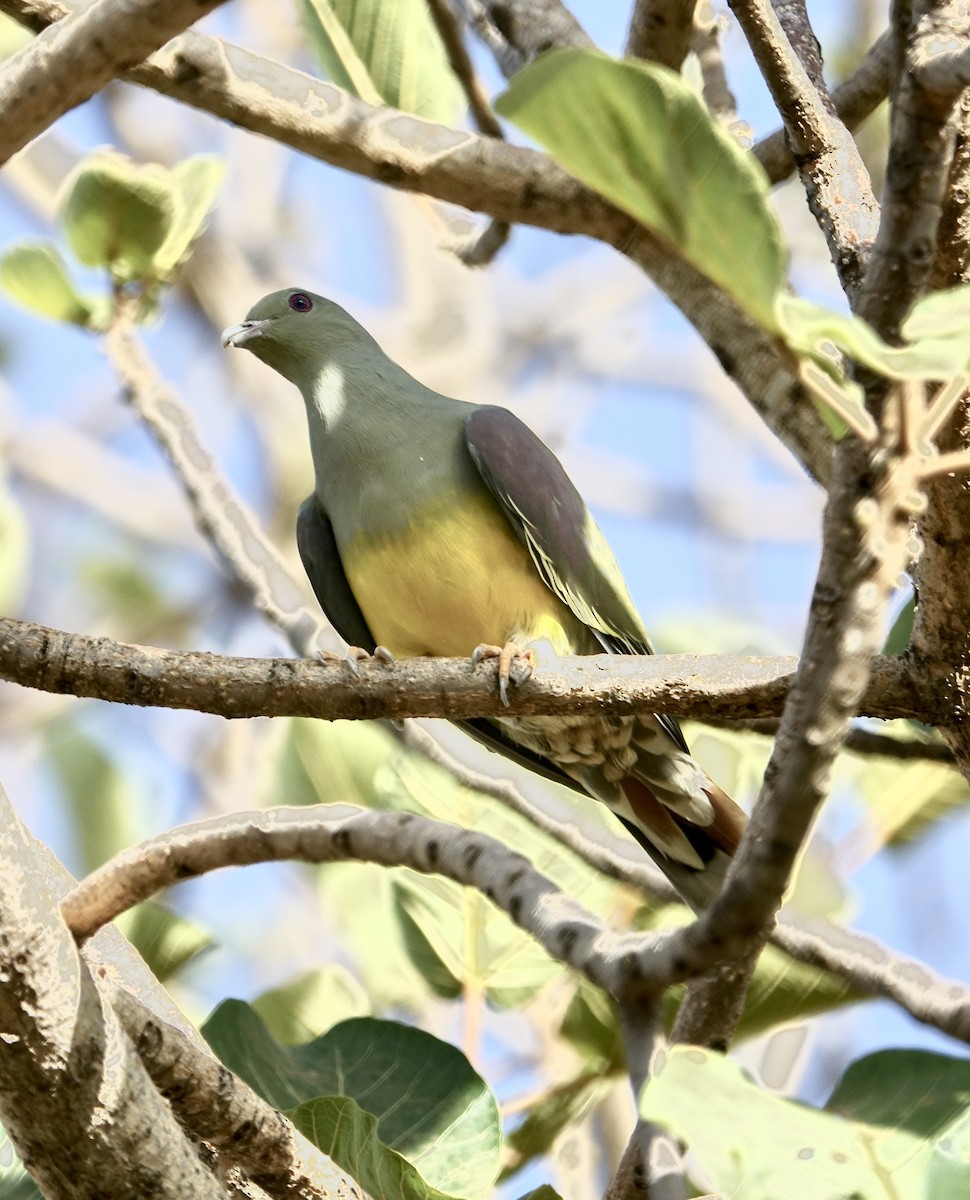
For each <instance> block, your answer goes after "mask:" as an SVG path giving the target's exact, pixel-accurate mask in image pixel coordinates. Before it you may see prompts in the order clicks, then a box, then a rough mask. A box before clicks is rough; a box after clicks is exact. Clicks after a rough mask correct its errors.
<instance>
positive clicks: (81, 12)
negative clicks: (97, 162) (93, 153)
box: [0, 0, 222, 164]
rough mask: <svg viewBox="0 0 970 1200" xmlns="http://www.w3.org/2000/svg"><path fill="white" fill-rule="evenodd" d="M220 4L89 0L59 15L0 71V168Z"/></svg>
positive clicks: (173, 0) (212, 0)
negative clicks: (38, 136)
mask: <svg viewBox="0 0 970 1200" xmlns="http://www.w3.org/2000/svg"><path fill="white" fill-rule="evenodd" d="M221 3H222V0H168V2H167V3H166V4H164V5H162V6H161V7H159V5H158V4H157V3H156V2H155V0H96V2H95V3H94V4H89V5H87V6H86V7H84V8H81V9H77V10H75V11H73V12H70V13H69V14H68V15H64V16H63V20H58V21H57V24H56V25H52V26H50V27H49V28H48V29H45V30H44V32H43V33H42V34H40V36H39V37H37V38H36V39H35V40H34V41H33V42H29V43H28V44H27V45H26V46H24V48H23V49H22V50H21V51H20V53H19V54H17V55H15V56H14V57H13V58H12V59H11V60H10V61H9V62H8V63H7V64H6V66H5V67H4V68H3V70H2V72H0V164H2V163H5V162H6V161H7V159H9V158H10V156H11V155H12V154H16V152H17V151H18V150H20V149H22V148H23V147H24V146H26V145H27V143H28V142H29V141H32V140H33V138H35V137H37V135H38V134H40V133H43V131H44V130H45V129H47V128H48V126H50V125H53V123H54V121H56V120H57V118H58V117H59V116H61V115H62V114H63V113H66V112H69V111H70V110H71V109H72V108H76V107H77V105H79V104H82V103H83V102H84V101H85V100H87V99H89V98H90V97H91V96H93V95H94V93H95V92H98V91H100V90H101V88H103V87H104V86H105V84H107V83H110V81H111V80H112V79H114V78H115V76H117V75H119V74H121V73H122V72H123V71H125V70H126V69H127V68H129V67H132V66H134V65H135V63H140V62H142V61H143V60H144V59H146V58H148V56H149V55H150V54H152V53H154V52H155V51H156V50H157V49H158V48H159V46H161V45H162V44H163V43H164V42H167V41H168V40H169V39H170V38H173V37H175V36H176V34H179V33H181V32H182V31H183V30H184V29H187V28H188V26H189V25H191V24H192V23H193V22H194V21H197V20H198V19H199V18H200V17H202V16H204V15H205V14H206V13H207V12H211V11H212V9H214V8H216V7H218V5H219V4H221ZM65 12H66V10H65Z"/></svg>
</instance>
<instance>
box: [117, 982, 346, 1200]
mask: <svg viewBox="0 0 970 1200" xmlns="http://www.w3.org/2000/svg"><path fill="white" fill-rule="evenodd" d="M103 987H104V990H105V991H106V992H107V995H108V997H109V1000H110V1002H111V1007H112V1008H113V1009H114V1011H115V1013H116V1014H117V1016H118V1019H119V1020H120V1022H121V1024H122V1027H123V1028H124V1030H125V1032H126V1033H127V1034H128V1037H129V1038H130V1039H131V1041H132V1043H133V1044H134V1046H135V1048H136V1050H137V1051H138V1054H139V1055H140V1057H141V1061H142V1062H143V1063H144V1065H145V1069H146V1070H147V1071H148V1074H149V1075H150V1076H151V1078H152V1081H153V1082H154V1084H155V1086H156V1088H157V1089H158V1091H159V1093H160V1094H161V1095H162V1096H164V1097H165V1099H166V1100H167V1101H168V1103H169V1104H170V1105H171V1106H172V1110H173V1112H174V1113H175V1115H176V1117H177V1118H178V1120H179V1123H180V1124H181V1125H182V1126H183V1127H184V1128H185V1129H187V1130H189V1131H190V1132H191V1133H192V1134H193V1136H194V1137H195V1138H196V1139H197V1140H199V1141H205V1142H208V1143H209V1145H211V1146H214V1147H215V1148H216V1150H218V1151H220V1152H221V1153H224V1154H225V1155H226V1158H227V1161H229V1162H232V1163H234V1164H235V1165H236V1166H237V1167H239V1168H240V1169H241V1170H242V1171H244V1172H245V1173H246V1174H247V1175H248V1176H249V1177H250V1178H251V1179H252V1180H253V1182H254V1183H256V1184H257V1185H258V1186H259V1187H261V1188H262V1189H263V1191H264V1192H266V1193H267V1194H268V1195H269V1196H272V1197H274V1200H328V1197H329V1198H332V1200H338V1197H340V1198H342V1200H350V1197H351V1196H360V1195H361V1193H360V1192H358V1191H356V1189H354V1191H352V1192H348V1191H347V1181H343V1180H342V1181H341V1186H340V1188H339V1189H336V1190H334V1191H330V1190H329V1189H326V1190H325V1189H323V1188H322V1187H319V1186H317V1185H316V1184H315V1183H314V1182H313V1181H311V1180H310V1179H309V1178H308V1176H307V1175H306V1174H305V1172H304V1166H303V1161H302V1158H301V1155H300V1149H299V1146H298V1144H297V1134H296V1131H295V1129H294V1128H293V1126H292V1125H291V1124H290V1122H289V1121H288V1120H287V1119H286V1117H284V1116H283V1115H282V1113H279V1112H277V1111H276V1109H275V1108H273V1107H272V1105H270V1104H267V1103H266V1101H265V1100H262V1099H261V1098H260V1097H259V1096H257V1095H256V1093H255V1092H254V1091H253V1090H252V1088H250V1087H249V1086H248V1085H247V1084H245V1083H243V1081H242V1080H241V1079H239V1078H237V1077H236V1076H235V1075H233V1074H231V1072H229V1071H227V1070H226V1068H225V1067H224V1066H223V1065H222V1064H221V1063H220V1062H219V1061H218V1059H216V1058H215V1057H213V1055H212V1054H210V1053H206V1052H205V1051H204V1050H201V1049H200V1048H199V1047H198V1046H196V1045H194V1044H193V1043H192V1042H191V1041H190V1040H189V1039H188V1038H187V1037H186V1036H185V1034H184V1033H182V1032H181V1031H180V1030H178V1029H176V1028H175V1027H174V1026H173V1025H168V1024H166V1023H165V1022H164V1021H161V1020H159V1018H158V1016H157V1014H156V1013H154V1012H152V1010H151V1009H150V1008H147V1007H146V1006H145V1005H144V1004H142V1003H141V1001H140V1000H139V999H138V998H137V997H136V996H134V995H132V993H131V992H130V991H128V989H127V988H125V987H123V986H121V985H120V984H118V983H115V982H108V981H105V983H104V985H103Z"/></svg>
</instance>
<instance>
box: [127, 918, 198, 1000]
mask: <svg viewBox="0 0 970 1200" xmlns="http://www.w3.org/2000/svg"><path fill="white" fill-rule="evenodd" d="M117 925H118V926H119V928H120V929H121V932H122V933H123V934H124V935H125V937H126V938H127V939H128V941H129V942H131V944H132V945H133V946H134V947H135V949H136V950H137V951H138V953H139V954H140V955H141V956H142V958H143V959H144V960H145V962H146V963H147V964H148V968H149V970H150V971H151V972H152V974H153V975H154V976H156V978H158V979H160V980H161V981H162V983H164V982H165V981H166V980H167V979H171V978H172V976H173V975H176V974H178V972H179V971H180V970H181V969H182V967H184V966H185V964H186V963H187V962H190V961H191V960H192V959H193V958H195V957H196V956H197V955H199V954H201V953H202V952H203V950H207V949H208V948H209V947H210V946H211V945H212V944H213V939H212V935H211V934H209V933H208V932H207V931H206V930H205V929H203V928H202V927H201V926H199V925H196V924H195V922H193V921H189V920H187V919H186V918H185V917H181V916H179V915H178V913H174V912H172V910H171V909H168V908H166V907H165V906H164V905H162V904H156V903H154V902H153V901H151V900H149V901H148V902H147V903H144V904H139V905H137V906H136V907H135V908H133V909H129V911H128V912H126V913H122V915H121V916H120V917H119V918H118V920H117Z"/></svg>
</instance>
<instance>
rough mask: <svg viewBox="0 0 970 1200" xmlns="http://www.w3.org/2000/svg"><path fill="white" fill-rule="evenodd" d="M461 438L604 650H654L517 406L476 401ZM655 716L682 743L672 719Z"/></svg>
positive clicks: (572, 496) (559, 591) (600, 542)
mask: <svg viewBox="0 0 970 1200" xmlns="http://www.w3.org/2000/svg"><path fill="white" fill-rule="evenodd" d="M465 438H466V441H467V444H468V452H469V453H470V454H471V457H472V460H473V461H474V463H475V466H476V467H477V468H478V471H479V474H480V475H481V477H482V479H483V480H484V482H485V485H486V486H487V487H488V489H489V491H490V492H491V493H492V495H493V496H495V498H496V500H498V502H499V505H500V506H501V508H502V511H503V512H504V513H505V516H506V517H507V519H508V521H509V524H510V525H511V526H512V529H513V530H514V531H515V534H516V536H517V537H518V538H519V539H520V540H521V541H522V543H523V544H524V545H525V547H526V549H527V550H528V551H529V554H530V556H531V558H532V561H533V563H534V564H535V567H536V570H537V571H538V572H539V575H540V576H541V577H542V580H543V582H544V583H545V584H546V586H547V587H548V588H549V589H550V590H551V591H552V592H554V593H555V594H556V595H557V596H558V597H559V599H560V600H562V601H563V603H564V604H566V605H567V607H568V608H570V609H571V610H572V612H573V613H574V614H575V615H576V616H577V617H578V618H579V619H580V620H581V621H582V622H583V623H584V624H585V625H586V626H587V627H588V628H589V629H590V630H591V631H592V632H593V634H594V635H595V637H596V639H597V641H598V642H599V643H600V645H601V646H602V647H603V649H604V650H607V651H608V652H610V653H612V654H652V653H653V646H652V645H651V643H650V638H649V636H648V635H647V631H646V630H645V629H644V627H643V622H642V621H641V620H640V615H639V613H638V612H637V610H636V608H635V607H634V604H633V601H632V600H631V599H630V595H629V592H628V591H627V588H626V584H625V583H624V581H623V576H622V573H621V572H620V568H619V566H618V564H617V562H616V559H615V558H614V557H613V552H612V550H611V549H610V547H609V545H608V544H607V541H606V539H605V538H604V537H603V535H602V534H601V533H600V531H599V529H598V528H597V526H596V524H595V522H594V521H593V518H592V517H591V516H590V513H589V510H588V509H587V507H586V504H585V502H584V501H583V498H582V496H580V494H579V492H578V491H577V490H576V486H575V484H574V483H573V481H572V480H571V479H570V478H569V476H568V475H567V474H566V472H565V470H564V469H563V466H562V463H560V461H559V459H558V458H556V456H555V455H554V454H553V452H552V451H551V450H550V449H549V447H548V446H547V445H546V444H545V443H544V442H543V441H542V440H541V439H540V438H538V437H537V436H536V435H535V434H534V433H533V432H532V430H531V429H530V428H529V427H528V425H525V424H523V422H522V421H520V420H519V418H518V417H516V416H515V414H514V413H511V412H509V411H508V409H505V408H498V407H491V406H483V407H481V408H477V409H475V411H474V412H473V413H472V414H471V416H470V417H469V418H468V421H467V422H466V425H465ZM657 719H658V720H659V721H660V723H661V724H662V725H663V726H664V728H665V729H666V730H667V732H668V733H669V734H670V736H671V737H672V738H673V740H674V742H675V743H676V744H677V745H678V746H680V747H681V749H683V750H687V743H686V742H685V740H684V735H683V734H682V733H681V731H680V726H679V725H678V723H677V721H676V720H675V719H674V718H673V717H666V716H658V718H657Z"/></svg>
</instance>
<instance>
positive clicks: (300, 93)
mask: <svg viewBox="0 0 970 1200" xmlns="http://www.w3.org/2000/svg"><path fill="white" fill-rule="evenodd" d="M64 11H66V10H65V9H64V8H63V6H62V5H60V4H59V3H57V2H56V0H0V12H6V13H8V14H9V15H11V16H14V17H15V18H17V19H18V20H20V21H22V22H24V23H25V24H28V25H30V26H31V27H32V28H36V27H37V25H38V23H40V24H46V23H47V22H49V21H50V20H52V19H56V18H57V17H58V16H60V15H61V14H63V13H64ZM124 78H125V79H128V80H129V81H131V82H134V83H139V84H142V85H143V86H145V87H150V88H153V89H154V90H156V91H158V92H161V93H163V94H164V95H167V96H170V97H172V98H173V99H175V100H178V101H180V102H182V103H185V104H190V105H192V106H193V107H195V108H200V109H202V110H203V111H205V112H209V113H212V115H213V116H217V117H221V118H222V119H223V120H226V121H230V122H232V123H233V124H236V125H239V126H241V127H242V128H245V129H249V130H251V131H252V132H254V133H260V134H263V135H264V136H266V137H272V138H274V139H276V140H277V141H279V142H282V143H283V144H284V145H288V146H290V147H291V148H293V149H295V150H299V151H301V152H303V153H305V154H309V155H311V156H312V157H315V158H319V159H321V160H323V161H325V162H329V163H331V164H333V165H334V166H337V167H342V168H343V169H345V170H349V171H354V172H355V173H357V174H360V175H364V176H366V177H367V178H370V179H374V180H376V181H378V182H381V183H385V184H389V185H390V186H392V187H396V188H399V189H401V190H404V191H418V192H425V193H427V194H428V195H430V196H434V197H435V198H437V199H440V200H447V201H450V202H452V203H455V204H460V205H462V206H463V207H465V208H469V209H473V210H477V211H480V212H485V213H488V214H489V215H490V216H492V217H495V218H497V219H499V220H502V221H508V222H510V223H512V224H516V223H518V224H525V225H535V226H538V227H540V228H543V229H549V230H552V231H553V232H559V233H582V234H585V235H586V236H588V237H593V238H597V239H599V240H601V241H604V242H606V243H607V244H608V245H611V246H614V247H615V248H616V249H617V250H619V251H620V252H621V253H623V254H625V255H626V256H627V257H629V258H630V259H631V260H632V261H633V262H635V263H637V265H638V266H640V267H641V268H642V269H643V270H644V271H646V272H647V274H649V275H650V276H651V278H652V279H653V280H654V281H655V282H656V284H657V286H658V287H660V288H661V289H662V290H663V291H664V292H665V293H666V294H667V295H668V296H669V297H670V298H671V300H672V301H673V302H674V303H675V304H677V305H678V307H680V308H681V310H682V311H683V312H684V314H685V315H686V316H687V318H688V320H690V321H692V322H693V323H694V325H695V326H696V327H697V330H698V332H699V333H700V334H701V336H702V337H703V339H704V340H705V341H706V342H707V344H708V345H709V346H710V348H711V350H712V351H713V352H714V354H716V355H717V357H718V359H719V361H720V362H721V364H722V365H723V367H724V369H725V371H726V372H727V374H728V375H729V376H730V377H731V378H732V379H733V380H735V381H736V383H737V384H738V386H739V387H740V388H741V390H742V391H743V392H744V394H745V395H746V396H747V397H748V399H749V400H750V402H751V403H752V405H754V406H755V408H756V409H757V411H758V412H759V413H760V414H761V415H762V417H763V418H764V420H765V421H766V423H767V424H768V426H769V428H771V429H772V430H773V432H775V433H776V434H777V436H778V437H779V438H780V439H781V441H782V442H783V443H784V444H785V445H786V446H788V447H789V448H790V449H791V450H792V451H793V453H794V454H795V455H796V456H797V457H798V458H799V459H800V460H801V461H802V462H803V463H804V464H805V465H806V466H807V468H808V469H809V470H810V471H811V472H812V474H813V475H814V476H815V477H816V478H817V479H819V480H820V481H821V482H823V483H824V482H825V481H826V480H827V479H828V475H829V471H830V468H831V455H832V442H831V438H830V437H829V435H828V434H827V432H826V431H825V428H824V425H823V423H822V420H821V418H820V417H819V416H818V414H817V412H816V410H815V407H814V405H812V404H811V403H809V402H807V399H806V397H805V394H804V391H803V390H802V388H801V386H800V385H799V384H798V383H797V381H796V380H795V379H794V378H793V376H792V373H791V369H790V363H789V362H788V360H787V359H786V358H785V357H784V356H783V355H782V353H781V352H780V350H779V348H778V346H777V345H775V343H774V342H773V341H772V340H771V339H770V338H768V337H766V335H765V334H764V332H763V331H762V330H760V329H759V328H757V327H756V326H755V325H754V324H753V323H752V322H751V321H750V320H749V319H748V318H747V317H746V316H745V315H744V314H743V313H742V312H741V311H740V309H739V308H737V307H736V306H735V305H734V304H733V303H732V302H731V301H730V300H729V299H728V298H727V297H726V296H725V295H724V294H723V293H722V292H721V291H720V290H719V289H717V288H716V287H715V286H714V285H713V284H711V282H710V281H709V280H708V279H706V278H704V277H703V276H702V275H700V274H699V273H698V272H697V271H695V270H694V268H693V267H691V266H690V265H689V264H687V263H686V262H684V261H683V260H681V259H680V258H678V257H677V256H676V255H675V254H674V253H673V252H672V251H671V250H670V249H669V248H668V247H667V246H666V245H665V244H664V243H662V242H661V241H660V239H658V238H656V237H654V235H653V234H651V233H649V232H648V231H647V230H646V229H644V228H643V227H642V226H640V225H637V224H636V222H634V221H633V220H631V219H630V218H629V217H628V216H626V214H624V213H621V212H620V211H619V210H618V209H615V208H613V207H612V206H611V205H609V204H607V203H606V202H605V201H604V200H602V199H601V198H600V197H599V196H597V195H596V194H595V193H593V192H591V191H590V190H589V189H588V188H585V187H583V186H582V185H581V184H580V183H578V182H577V181H576V180H575V179H573V178H572V177H571V176H570V175H567V174H566V172H564V171H562V170H560V169H559V168H558V167H556V166H555V164H554V163H552V161H551V160H550V159H549V158H548V157H547V156H546V155H543V154H540V153H537V152H536V151H533V150H528V149H525V148H524V147H520V146H510V145H507V144H505V143H502V142H499V141H497V140H495V139H493V138H483V137H481V136H480V135H478V134H474V133H471V132H469V131H460V130H456V129H450V128H448V127H446V126H442V125H435V124H433V123H432V122H429V121H423V120H421V119H420V118H418V117H413V116H411V115H409V114H406V113H401V112H398V111H397V110H395V109H389V108H378V107H375V106H373V105H369V104H366V103H364V102H363V101H361V100H357V99H355V98H354V97H352V96H350V95H349V94H348V93H346V92H343V91H341V89H340V88H337V87H334V86H333V85H332V84H328V83H324V82H322V81H321V80H318V79H312V78H311V77H310V76H308V75H304V74H302V73H301V72H299V71H294V70H292V69H290V68H288V67H284V66H282V65H281V64H279V63H275V62H272V61H271V60H269V59H266V58H263V57H261V56H260V55H257V54H252V53H250V52H249V51H247V50H243V49H241V48H240V47H238V46H233V45H231V44H229V43H223V42H218V41H216V40H215V39H213V38H208V37H204V36H203V35H201V34H196V33H187V34H184V35H183V36H182V37H181V38H179V39H177V40H176V41H175V42H172V43H171V44H170V45H168V46H166V47H165V49H164V51H163V52H162V53H161V54H157V55H154V56H153V57H152V58H151V60H150V61H149V62H148V63H146V64H144V65H143V66H141V67H137V68H135V69H134V70H133V71H130V72H128V73H127V74H126V75H125V76H124Z"/></svg>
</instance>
